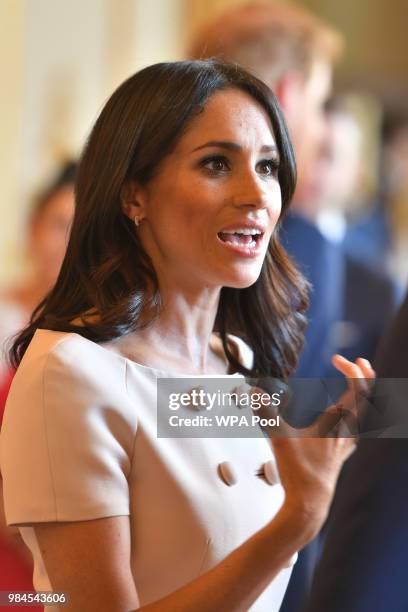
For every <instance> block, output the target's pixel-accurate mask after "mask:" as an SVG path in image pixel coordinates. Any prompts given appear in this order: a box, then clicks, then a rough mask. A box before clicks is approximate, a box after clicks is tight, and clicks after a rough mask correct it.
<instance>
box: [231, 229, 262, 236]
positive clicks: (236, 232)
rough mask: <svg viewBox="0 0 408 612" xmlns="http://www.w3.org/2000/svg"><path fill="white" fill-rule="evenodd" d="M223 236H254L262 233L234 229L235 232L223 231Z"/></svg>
mask: <svg viewBox="0 0 408 612" xmlns="http://www.w3.org/2000/svg"><path fill="white" fill-rule="evenodd" d="M222 233H223V234H244V236H256V235H257V234H261V233H262V232H261V231H260V230H258V229H248V228H245V229H236V230H224V231H223V232H222Z"/></svg>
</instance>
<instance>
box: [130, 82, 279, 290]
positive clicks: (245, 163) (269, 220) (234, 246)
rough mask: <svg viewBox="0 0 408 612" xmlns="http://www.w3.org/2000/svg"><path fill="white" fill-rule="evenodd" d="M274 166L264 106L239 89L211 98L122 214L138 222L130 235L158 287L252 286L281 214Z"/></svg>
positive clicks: (276, 156)
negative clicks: (136, 234) (137, 217)
mask: <svg viewBox="0 0 408 612" xmlns="http://www.w3.org/2000/svg"><path fill="white" fill-rule="evenodd" d="M278 164H279V153H278V150H277V147H276V143H275V138H274V134H273V130H272V126H271V122H270V120H269V118H268V116H267V114H266V112H265V111H264V110H263V108H262V107H261V106H260V105H259V104H258V103H257V102H256V101H255V100H253V99H252V98H251V97H250V96H249V95H247V94H246V93H244V92H241V91H239V90H235V89H231V90H226V91H220V92H217V93H216V94H214V95H213V96H212V97H211V98H210V99H209V101H208V103H207V105H206V107H205V109H204V111H203V112H202V113H201V114H199V115H198V116H197V117H195V118H194V119H193V121H192V122H191V124H190V125H189V127H188V129H187V130H186V132H185V133H184V134H183V136H182V137H181V138H180V140H179V141H178V143H177V146H176V147H175V149H174V150H173V152H172V153H171V154H169V155H168V156H167V157H166V158H165V159H164V160H163V161H162V162H161V164H160V167H159V168H158V172H157V174H156V175H155V176H154V178H153V179H152V180H151V181H150V182H149V183H148V184H147V185H145V186H144V187H141V188H140V187H139V188H138V187H136V188H135V192H134V194H133V195H134V198H135V202H136V205H133V206H131V207H130V208H129V207H127V208H126V212H127V214H128V215H129V216H130V217H132V216H135V214H137V215H140V216H141V217H142V219H143V220H142V221H141V222H140V225H139V227H138V229H137V231H138V232H139V235H140V239H141V241H142V244H143V246H144V248H145V250H146V252H147V253H148V254H149V255H150V257H151V258H152V261H153V265H154V267H155V270H156V272H157V273H158V276H159V281H160V279H162V280H163V279H165V280H166V282H168V283H169V282H171V283H172V285H173V286H180V283H181V284H182V285H186V284H188V285H189V286H190V287H222V286H228V287H235V288H244V287H248V286H250V285H252V284H253V283H254V282H255V281H256V280H257V278H258V276H259V274H260V271H261V267H262V263H263V260H264V257H265V253H266V250H267V247H268V243H269V240H270V237H271V234H272V232H273V230H274V228H275V225H276V222H277V220H278V218H279V214H280V211H281V190H280V186H279V182H278V178H277V173H278ZM174 283H176V285H174Z"/></svg>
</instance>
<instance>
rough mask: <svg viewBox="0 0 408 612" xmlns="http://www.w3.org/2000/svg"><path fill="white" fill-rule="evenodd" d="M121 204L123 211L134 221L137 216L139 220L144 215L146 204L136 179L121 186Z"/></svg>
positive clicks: (142, 191)
mask: <svg viewBox="0 0 408 612" xmlns="http://www.w3.org/2000/svg"><path fill="white" fill-rule="evenodd" d="M121 206H122V211H123V213H124V214H125V215H126V216H127V217H129V219H130V220H131V221H134V219H135V217H137V218H138V219H139V220H140V221H141V220H142V219H144V218H145V216H146V205H145V197H144V190H143V189H142V187H141V186H140V185H139V184H138V183H137V182H136V181H128V182H127V183H125V184H124V185H123V187H122V191H121Z"/></svg>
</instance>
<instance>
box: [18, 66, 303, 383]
mask: <svg viewBox="0 0 408 612" xmlns="http://www.w3.org/2000/svg"><path fill="white" fill-rule="evenodd" d="M234 88H235V89H238V90H241V91H244V92H246V93H247V94H248V95H250V96H251V97H252V98H253V99H254V100H256V101H257V102H258V103H259V104H260V105H261V106H262V107H263V108H264V109H265V111H266V113H267V115H268V116H269V118H270V120H271V123H272V126H273V130H274V134H275V139H276V143H277V147H278V149H279V153H280V159H281V162H280V167H279V174H278V179H279V183H280V187H281V192H282V213H281V215H282V214H284V212H285V210H286V209H287V207H288V205H289V202H290V200H291V197H292V195H293V192H294V188H295V183H296V165H295V158H294V154H293V149H292V145H291V142H290V139H289V136H288V132H287V128H286V125H285V121H284V119H283V116H282V113H281V111H280V109H279V106H278V103H277V101H276V99H275V97H274V95H273V94H272V92H271V91H270V90H269V88H268V87H267V86H266V85H264V84H263V83H262V82H261V81H260V80H258V79H257V78H255V77H254V76H252V75H250V74H249V73H247V72H246V71H244V70H243V69H241V68H239V67H238V66H236V65H229V64H224V63H220V62H217V61H213V60H207V61H181V62H169V63H160V64H155V65H153V66H149V67H147V68H145V69H143V70H141V71H140V72H138V73H136V74H135V75H133V76H131V77H130V78H129V79H127V80H126V81H125V82H124V83H123V84H122V85H120V87H119V88H118V89H117V90H116V91H115V92H114V93H113V95H112V96H111V98H110V99H109V100H108V102H107V103H106V105H105V107H104V108H103V110H102V112H101V114H100V116H99V118H98V119H97V121H96V123H95V126H94V128H93V129H92V131H91V134H90V136H89V139H88V141H87V143H86V145H85V148H84V151H83V154H82V157H81V159H80V163H79V168H78V172H77V179H76V186H75V196H76V208H75V217H74V221H73V225H72V229H71V235H70V239H69V243H68V247H67V251H66V255H65V259H64V262H63V264H62V267H61V271H60V274H59V276H58V279H57V281H56V284H55V286H54V288H53V289H52V290H51V292H50V293H49V294H48V295H47V296H46V298H45V299H44V300H43V301H42V302H41V303H40V304H39V305H38V306H37V308H36V309H35V310H34V312H33V314H32V317H31V320H30V322H29V324H28V325H27V327H26V328H25V329H24V330H23V331H22V332H21V333H20V334H19V335H18V336H17V337H16V339H15V341H14V344H13V347H12V350H11V353H10V359H11V362H12V364H13V365H14V366H15V367H17V366H18V364H19V362H20V361H21V359H22V357H23V355H24V353H25V351H26V350H27V347H28V345H29V343H30V341H31V339H32V337H33V335H34V333H35V331H36V329H38V328H40V329H50V330H56V331H64V332H75V333H78V334H80V335H81V336H84V337H85V338H88V339H89V340H92V341H94V342H106V341H109V340H112V339H115V338H118V337H120V336H123V335H125V334H127V333H129V332H132V331H135V330H137V329H140V327H141V326H142V322H141V313H142V311H143V326H145V325H148V324H149V323H151V322H152V321H153V320H154V319H155V317H156V316H157V315H158V314H159V312H160V310H161V308H162V303H161V299H160V287H159V285H158V280H157V276H156V273H155V270H154V268H153V265H152V262H151V260H150V258H149V257H148V255H147V253H146V252H145V251H144V249H143V247H142V244H141V242H140V240H139V238H138V236H137V233H136V232H135V230H134V224H133V223H132V221H131V220H129V219H128V218H127V217H126V216H125V214H124V213H123V212H122V208H121V197H122V193H123V187H124V185H125V184H126V183H127V182H128V181H130V180H136V181H138V182H139V183H140V184H146V183H148V181H150V180H151V179H152V177H153V176H154V175H155V173H156V172H158V171H160V161H161V160H163V158H164V157H166V155H168V154H169V153H171V151H172V150H173V148H174V147H175V145H176V143H177V141H178V139H179V138H180V136H181V134H182V133H183V132H184V131H185V130H186V129H187V128H188V126H189V122H190V121H191V120H192V118H193V117H195V116H196V115H197V114H198V113H199V112H201V111H202V110H203V109H204V107H205V105H206V103H207V101H208V99H209V98H210V97H211V96H212V95H213V94H214V93H215V92H217V91H220V90H227V89H234ZM306 291H307V283H306V281H305V279H304V278H303V276H302V275H301V274H300V273H299V272H298V270H297V269H296V267H295V266H294V264H293V262H292V261H291V260H290V259H289V257H288V255H287V254H286V252H285V250H284V248H283V247H282V246H281V244H280V242H279V238H278V231H277V230H275V232H274V235H273V237H272V239H271V241H270V244H269V247H268V252H267V255H266V258H265V261H264V263H263V266H262V270H261V273H260V276H259V278H258V279H257V281H256V282H255V283H254V284H253V285H252V286H251V287H248V288H245V289H233V288H227V287H224V288H222V290H221V294H220V302H219V307H218V312H217V316H216V322H215V328H216V330H217V331H218V332H219V333H220V336H221V339H222V342H223V346H224V350H225V353H226V356H227V359H228V360H229V362H230V364H231V366H232V367H233V368H234V369H235V370H236V371H239V372H241V373H243V374H245V375H249V376H259V375H269V376H276V377H279V378H287V377H288V376H289V374H290V373H291V372H292V370H293V369H294V367H295V366H296V363H297V357H298V355H299V352H300V350H301V348H302V345H303V331H304V327H305V317H304V314H303V313H304V310H305V308H306V306H307V293H306ZM92 314H96V315H97V316H92ZM78 319H79V321H80V323H77V321H78ZM230 333H234V334H237V335H239V336H241V337H242V338H243V339H244V340H245V341H246V342H247V343H248V344H249V346H250V347H251V348H252V349H253V351H254V364H253V368H252V369H251V370H248V369H246V368H244V367H243V366H242V364H240V363H239V362H238V361H237V358H236V356H235V355H234V353H233V351H232V350H231V347H230V346H229V343H228V334H230Z"/></svg>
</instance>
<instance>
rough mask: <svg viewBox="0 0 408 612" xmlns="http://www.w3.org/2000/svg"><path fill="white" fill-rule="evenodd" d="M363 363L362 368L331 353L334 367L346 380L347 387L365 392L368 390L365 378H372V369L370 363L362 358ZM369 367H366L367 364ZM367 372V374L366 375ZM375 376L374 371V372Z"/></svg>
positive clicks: (354, 390)
mask: <svg viewBox="0 0 408 612" xmlns="http://www.w3.org/2000/svg"><path fill="white" fill-rule="evenodd" d="M362 361H364V362H366V363H364V369H363V368H361V367H360V365H359V364H357V363H353V362H352V361H349V360H348V359H346V358H345V357H343V356H342V355H338V354H337V355H333V357H332V363H333V365H334V367H335V368H336V369H337V370H339V371H340V372H341V373H342V374H344V376H345V377H346V378H347V380H348V384H349V388H350V389H351V390H352V391H353V392H354V393H356V392H357V393H358V392H359V391H361V392H363V393H367V392H368V391H369V385H368V381H367V379H370V380H371V379H372V378H373V373H374V370H372V368H371V364H369V362H368V361H367V360H362ZM367 364H369V366H370V367H368V365H367ZM368 374H369V376H367V375H368ZM374 376H375V373H374Z"/></svg>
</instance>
